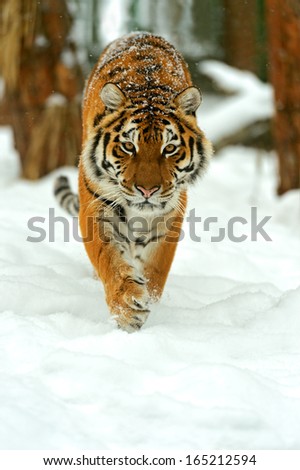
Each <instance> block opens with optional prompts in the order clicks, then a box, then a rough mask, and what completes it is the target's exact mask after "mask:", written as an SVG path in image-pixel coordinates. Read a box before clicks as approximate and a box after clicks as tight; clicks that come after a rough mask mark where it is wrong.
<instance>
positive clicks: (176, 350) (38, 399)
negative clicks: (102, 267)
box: [0, 111, 300, 449]
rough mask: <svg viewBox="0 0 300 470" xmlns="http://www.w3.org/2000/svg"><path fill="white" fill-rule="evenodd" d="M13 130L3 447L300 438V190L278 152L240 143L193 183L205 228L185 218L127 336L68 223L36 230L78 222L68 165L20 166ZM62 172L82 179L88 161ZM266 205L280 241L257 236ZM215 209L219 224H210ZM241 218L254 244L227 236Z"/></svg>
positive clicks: (4, 173) (246, 445)
mask: <svg viewBox="0 0 300 470" xmlns="http://www.w3.org/2000/svg"><path fill="white" fill-rule="evenodd" d="M211 112H213V111H211ZM211 119H212V116H210V120H211ZM8 137H9V134H8V130H6V129H3V130H1V132H0V142H1V145H0V149H1V151H0V210H1V216H0V237H1V247H0V307H1V308H0V311H1V314H0V315H1V316H0V322H1V329H0V374H1V375H0V382H1V387H0V446H1V448H2V449H63V448H64V449H66V448H73V449H83V448H86V449H119V448H128V449H129V448H132V449H147V448H148V449H149V448H156V449H188V448H190V449H191V448H194V449H197V448H198V449H199V448H215V449H222V448H227V449H234V448H235V449H251V448H252V449H253V448H257V449H300V242H299V238H300V225H299V215H300V204H299V202H300V199H299V191H291V192H290V193H288V194H286V195H285V196H283V197H282V198H280V199H279V198H277V197H276V196H275V185H276V168H275V158H274V156H273V155H270V154H265V153H260V154H257V152H256V151H255V150H252V149H246V148H243V147H231V148H226V149H225V150H223V151H222V152H221V153H220V154H219V155H218V156H217V157H215V158H214V160H213V161H212V163H211V166H210V169H209V171H208V173H207V175H206V176H205V178H204V179H203V180H202V181H201V182H200V183H199V184H198V185H197V187H194V188H192V189H191V191H190V201H189V208H190V210H192V209H195V216H197V217H201V218H202V220H201V221H197V222H196V223H195V227H194V229H195V235H196V236H198V237H201V241H193V240H191V238H190V236H189V235H188V232H189V231H191V230H193V228H191V224H190V225H189V224H188V223H186V224H185V226H184V232H185V237H184V239H183V240H182V241H181V242H180V244H179V248H178V251H177V256H176V259H175V262H174V264H173V267H172V271H171V274H170V276H169V279H168V283H167V286H166V289H165V293H164V295H163V298H162V300H161V302H160V303H159V304H157V305H155V306H153V308H152V313H151V315H150V317H149V319H148V321H147V323H146V324H145V326H144V327H143V329H142V330H141V331H140V332H138V333H134V334H127V333H125V332H123V331H120V330H118V329H117V328H116V327H115V325H114V323H113V322H112V321H111V320H110V318H109V314H108V309H107V307H106V304H105V299H104V293H103V288H102V286H101V284H100V282H99V281H97V280H95V279H94V278H93V273H92V268H91V265H90V263H89V261H88V259H87V256H86V254H85V252H84V247H83V245H82V243H80V242H78V241H75V240H74V239H73V238H72V236H71V237H70V241H69V242H68V243H67V242H64V241H63V238H64V237H63V225H62V222H56V230H55V241H54V242H50V241H48V238H46V240H45V241H43V242H40V243H33V242H29V241H27V237H28V236H33V237H36V236H37V235H38V234H37V233H33V232H31V231H30V230H29V228H28V226H27V223H28V220H29V219H30V218H32V217H35V216H38V217H44V218H45V222H44V224H42V223H41V221H40V222H39V223H37V224H36V225H37V226H39V227H43V228H44V229H45V230H46V231H47V237H48V235H49V231H48V220H49V208H50V207H55V215H56V216H64V217H66V219H67V220H68V221H69V223H70V228H71V222H72V219H71V218H70V217H68V216H66V215H65V214H64V213H63V211H62V210H61V209H60V208H58V207H56V205H55V202H54V199H53V196H52V185H53V180H54V178H55V175H56V174H57V172H55V173H54V174H51V175H49V176H48V177H46V178H44V179H43V180H41V181H39V182H35V183H30V182H25V181H21V180H19V179H18V178H17V171H18V170H17V168H18V165H17V158H16V156H15V155H14V153H13V151H12V149H11V148H10V143H9V139H8ZM63 172H64V173H66V174H68V175H69V176H70V177H71V179H72V181H73V184H74V187H75V186H76V176H77V174H76V169H66V170H64V171H63ZM60 173H61V172H60ZM251 207H257V219H258V223H259V222H260V220H262V219H263V218H264V217H265V216H272V218H271V219H270V220H268V221H267V222H266V224H265V225H264V227H263V228H264V229H265V231H266V233H267V234H268V236H269V237H270V238H271V239H272V241H266V240H265V239H264V238H263V237H262V236H261V235H260V234H258V236H257V241H254V240H251V238H250V234H251V226H250V225H251V224H250V221H251ZM252 211H253V209H252ZM207 217H218V222H216V223H214V224H211V230H209V231H204V230H203V228H204V220H205V219H207ZM232 217H243V218H244V219H245V220H244V223H242V222H241V220H240V222H239V223H238V222H237V223H236V224H233V226H232V229H233V236H235V237H239V236H241V235H242V234H245V235H247V236H248V238H247V239H246V240H245V241H242V242H237V241H233V240H232V236H230V237H229V236H228V227H230V224H231V223H232ZM253 217H254V215H253V213H252V218H253ZM246 222H247V223H246ZM252 222H253V221H252ZM252 225H253V224H252ZM221 228H225V229H226V230H225V238H224V240H223V241H220V242H213V241H211V237H213V236H217V234H218V232H219V230H220V229H221ZM252 232H253V227H252ZM193 238H195V237H193ZM230 238H231V239H230ZM252 238H255V237H254V235H253V234H252Z"/></svg>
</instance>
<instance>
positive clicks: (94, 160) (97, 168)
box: [90, 129, 102, 178]
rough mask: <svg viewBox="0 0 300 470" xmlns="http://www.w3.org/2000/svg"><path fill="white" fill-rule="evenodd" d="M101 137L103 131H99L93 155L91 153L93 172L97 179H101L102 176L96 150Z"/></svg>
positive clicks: (94, 143)
mask: <svg viewBox="0 0 300 470" xmlns="http://www.w3.org/2000/svg"><path fill="white" fill-rule="evenodd" d="M101 135H102V130H101V129H99V130H98V132H97V134H96V135H95V137H94V142H93V145H92V149H91V153H90V160H91V162H92V165H93V171H94V173H95V174H96V176H97V178H100V176H102V171H101V170H100V168H99V167H98V165H97V161H96V150H97V147H98V144H99V141H100V138H101Z"/></svg>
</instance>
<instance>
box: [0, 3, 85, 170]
mask: <svg viewBox="0 0 300 470" xmlns="http://www.w3.org/2000/svg"><path fill="white" fill-rule="evenodd" d="M0 1H1V17H0V26H1V36H0V50H1V57H0V71H1V75H2V76H3V79H4V81H5V100H4V101H5V103H6V108H5V109H9V115H8V116H7V118H6V120H7V123H9V124H11V125H12V128H13V132H14V138H15V147H16V149H17V150H18V152H19V154H20V159H21V166H22V173H23V176H24V177H26V178H29V179H36V178H39V177H40V176H43V175H45V174H46V173H48V172H49V171H51V170H53V169H54V168H57V167H59V166H61V165H73V164H75V163H76V161H77V158H78V155H79V152H80V141H81V119H80V105H79V97H80V94H81V91H82V86H83V79H82V74H81V70H80V67H79V65H78V62H77V59H76V50H75V45H74V44H73V43H72V41H71V40H70V39H69V38H68V33H69V31H70V28H71V17H70V15H69V12H68V9H67V4H66V1H65V0H40V1H39V2H37V1H36V0H26V2H24V1H23V0H0ZM2 52H3V53H2ZM7 103H8V104H9V106H7ZM4 119H5V117H3V116H2V119H1V121H2V122H3V121H4Z"/></svg>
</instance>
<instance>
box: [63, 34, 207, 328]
mask: <svg viewBox="0 0 300 470" xmlns="http://www.w3.org/2000/svg"><path fill="white" fill-rule="evenodd" d="M201 100H202V98H201V93H200V91H199V89H198V88H196V87H195V86H193V84H192V80H191V76H190V72H189V70H188V66H187V64H186V62H185V61H184V59H183V57H182V55H181V54H180V53H179V52H178V51H177V49H176V48H175V47H174V46H173V45H171V44H170V43H169V42H168V41H167V40H165V39H164V38H162V37H160V36H157V35H154V34H151V33H147V32H136V33H131V34H127V35H125V36H123V37H121V38H119V39H117V40H115V41H113V42H112V43H110V44H109V45H108V46H107V47H106V48H105V49H104V51H103V53H102V54H101V55H100V58H99V60H98V62H97V63H96V65H95V67H94V69H93V70H92V72H91V75H90V77H89V79H88V81H87V84H86V88H85V91H84V97H83V107H82V122H83V126H82V152H81V155H80V160H79V184H78V194H79V198H78V197H77V195H76V194H75V193H73V192H72V190H71V187H70V184H69V181H68V180H67V178H65V177H60V178H59V179H58V180H57V182H56V186H55V195H56V197H57V199H58V202H59V203H60V204H61V205H62V206H63V207H65V208H66V209H67V210H68V211H69V213H71V214H72V215H76V214H77V213H78V212H79V225H80V230H81V236H82V239H83V241H84V246H85V249H86V252H87V255H88V257H89V259H90V261H91V263H92V265H93V267H94V270H95V272H96V275H97V277H98V278H99V279H100V280H101V281H102V283H103V286H104V290H105V296H106V302H107V305H108V308H109V311H110V313H111V314H112V317H113V318H114V320H115V321H116V323H117V325H118V327H119V328H121V329H123V330H125V331H126V332H128V333H131V332H134V331H137V330H139V329H140V328H141V327H142V325H143V324H144V323H145V321H146V319H147V317H148V315H149V312H150V310H149V309H150V305H151V304H152V303H153V302H156V301H157V300H158V299H159V298H160V297H161V295H162V293H163V289H164V286H165V283H166V280H167V277H168V273H169V271H170V268H171V265H172V262H173V258H174V255H175V251H176V247H177V245H178V241H179V240H180V234H181V227H182V222H183V219H184V214H185V211H186V206H187V188H188V187H189V186H190V185H191V184H193V183H195V182H196V181H197V180H198V179H199V177H200V176H201V175H202V174H203V173H204V171H205V170H206V167H207V163H208V161H209V159H210V157H211V155H212V153H213V149H212V144H211V143H210V141H209V140H208V139H207V138H206V137H205V135H204V132H203V131H202V130H200V128H199V127H198V124H197V120H196V110H197V109H198V107H199V106H200V103H201Z"/></svg>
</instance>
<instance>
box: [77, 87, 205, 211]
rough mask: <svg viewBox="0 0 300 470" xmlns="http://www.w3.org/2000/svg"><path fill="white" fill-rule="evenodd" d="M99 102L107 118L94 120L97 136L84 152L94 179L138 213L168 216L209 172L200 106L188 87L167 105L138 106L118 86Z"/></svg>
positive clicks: (195, 91) (106, 91) (107, 194)
mask: <svg viewBox="0 0 300 470" xmlns="http://www.w3.org/2000/svg"><path fill="white" fill-rule="evenodd" d="M99 99H101V100H102V102H103V104H104V106H105V112H104V113H103V114H101V115H100V114H97V115H96V116H95V118H94V126H93V127H94V135H93V137H92V138H91V139H89V143H88V145H87V148H86V150H85V152H84V160H85V166H86V168H87V170H88V172H87V174H88V177H89V179H90V180H91V181H92V182H93V184H94V186H95V185H97V187H98V188H99V190H101V194H102V195H104V197H107V198H108V199H109V198H110V197H111V195H112V194H113V196H114V200H117V201H118V203H119V204H121V205H122V206H124V205H127V206H128V207H130V208H132V209H134V210H136V211H139V212H144V213H147V212H168V211H170V210H172V209H174V208H176V207H177V206H178V199H179V195H180V191H181V190H182V189H185V187H186V186H187V185H188V184H191V183H193V182H194V181H196V179H197V178H198V177H199V176H200V175H201V174H202V172H203V171H204V169H205V167H206V164H207V161H208V159H209V157H210V155H211V145H210V143H209V141H207V140H206V138H205V136H204V135H203V133H202V132H201V131H200V129H199V128H198V126H197V123H196V118H195V111H196V109H197V108H198V106H199V105H200V103H201V95H200V92H199V91H198V89H197V88H195V87H188V88H186V89H185V90H184V91H182V92H181V93H179V94H178V95H177V96H175V97H174V99H173V100H172V101H171V102H170V103H169V104H168V106H161V105H160V104H159V103H149V101H145V102H144V103H143V102H139V103H138V104H133V103H132V102H131V100H130V99H129V98H127V97H126V95H125V94H124V93H123V92H122V90H121V89H120V88H119V87H118V86H117V85H115V84H113V83H107V84H106V85H104V87H103V88H102V90H101V92H100V97H99Z"/></svg>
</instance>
